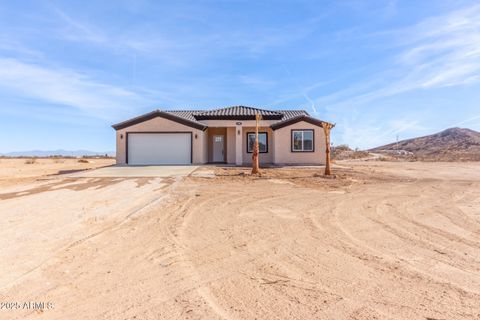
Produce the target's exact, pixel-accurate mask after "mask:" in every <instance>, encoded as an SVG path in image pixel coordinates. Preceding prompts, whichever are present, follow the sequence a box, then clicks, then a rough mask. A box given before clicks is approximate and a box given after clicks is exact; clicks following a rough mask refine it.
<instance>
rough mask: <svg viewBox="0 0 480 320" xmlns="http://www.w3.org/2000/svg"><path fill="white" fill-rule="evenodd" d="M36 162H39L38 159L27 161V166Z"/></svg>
mask: <svg viewBox="0 0 480 320" xmlns="http://www.w3.org/2000/svg"><path fill="white" fill-rule="evenodd" d="M36 162H37V159H35V158H31V159H27V160H25V164H34V163H36Z"/></svg>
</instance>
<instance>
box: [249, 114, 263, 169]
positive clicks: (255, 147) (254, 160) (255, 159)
mask: <svg viewBox="0 0 480 320" xmlns="http://www.w3.org/2000/svg"><path fill="white" fill-rule="evenodd" d="M261 118H262V117H261V116H260V115H259V114H258V113H257V114H256V115H255V121H256V125H255V144H254V145H253V153H252V174H258V173H259V169H260V166H259V164H258V153H259V150H258V149H259V147H258V123H259V122H260V119H261ZM247 143H248V141H247Z"/></svg>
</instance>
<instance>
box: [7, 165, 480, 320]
mask: <svg viewBox="0 0 480 320" xmlns="http://www.w3.org/2000/svg"><path fill="white" fill-rule="evenodd" d="M21 166H23V164H22V165H21ZM25 166H27V165H25ZM334 170H335V173H336V175H337V176H336V178H335V179H326V178H324V177H322V176H321V174H320V173H321V169H318V168H276V169H263V174H262V176H260V177H251V176H249V175H248V169H242V168H215V167H209V166H207V167H201V168H199V169H198V170H197V171H196V172H194V173H193V174H191V175H190V176H188V177H185V178H183V179H177V180H172V179H170V180H169V179H151V178H150V179H144V180H141V179H140V180H139V179H119V180H116V179H110V180H109V179H76V180H71V179H62V178H61V177H55V178H54V179H53V178H52V179H47V180H41V179H40V180H36V181H33V182H32V181H30V182H28V183H23V182H19V183H18V184H16V185H10V186H8V187H7V188H2V190H1V192H0V216H1V217H2V220H1V221H0V246H1V247H2V251H1V252H2V259H0V270H1V271H2V272H1V273H0V302H2V301H7V302H24V301H43V302H51V303H52V308H51V309H45V310H43V311H40V310H31V309H30V310H25V309H17V310H5V309H3V310H0V319H429V320H435V319H438V320H440V319H480V163H418V162H412V163H409V162H407V163H401V162H394V163H389V162H348V161H344V162H338V163H337V165H336V166H335V168H334Z"/></svg>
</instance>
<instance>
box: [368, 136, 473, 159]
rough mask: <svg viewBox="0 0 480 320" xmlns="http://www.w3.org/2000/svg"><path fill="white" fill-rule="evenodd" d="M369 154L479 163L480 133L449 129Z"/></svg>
mask: <svg viewBox="0 0 480 320" xmlns="http://www.w3.org/2000/svg"><path fill="white" fill-rule="evenodd" d="M369 151H371V152H376V153H383V154H391V155H396V156H402V155H406V156H410V157H413V158H415V159H418V160H427V161H428V160H431V161H480V132H477V131H474V130H470V129H464V128H450V129H447V130H445V131H442V132H439V133H436V134H432V135H429V136H425V137H419V138H414V139H408V140H403V141H399V142H398V144H397V143H391V144H387V145H385V146H381V147H377V148H374V149H370V150H369Z"/></svg>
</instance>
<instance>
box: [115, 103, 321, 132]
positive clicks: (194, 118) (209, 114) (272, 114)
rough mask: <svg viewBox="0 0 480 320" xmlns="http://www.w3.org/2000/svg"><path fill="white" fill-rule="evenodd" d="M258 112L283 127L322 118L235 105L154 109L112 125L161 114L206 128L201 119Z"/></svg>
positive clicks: (117, 126)
mask: <svg viewBox="0 0 480 320" xmlns="http://www.w3.org/2000/svg"><path fill="white" fill-rule="evenodd" d="M256 113H260V115H262V117H263V119H265V120H278V122H276V123H274V124H273V125H272V128H281V127H282V126H285V125H288V124H289V123H290V122H293V123H295V122H297V121H301V120H302V119H305V120H306V121H307V122H312V123H313V122H315V123H316V124H317V123H321V121H320V120H318V119H315V118H312V117H310V115H309V114H308V112H307V111H305V110H295V109H291V110H265V109H258V108H253V107H246V106H233V107H227V108H221V109H214V110H165V111H161V110H154V111H152V112H149V113H147V114H144V115H141V116H138V117H135V118H133V119H130V120H127V121H124V122H121V123H118V124H115V125H113V126H112V127H113V128H115V129H116V130H118V129H122V128H126V127H128V126H131V125H134V124H137V123H140V122H143V121H146V120H149V119H152V118H154V117H157V116H159V117H163V118H168V119H170V120H172V121H176V122H179V123H183V124H185V125H188V126H191V127H194V128H198V129H203V130H204V129H205V128H206V126H205V124H203V123H202V122H201V120H208V119H210V120H228V119H231V120H254V119H255V114H256Z"/></svg>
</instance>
